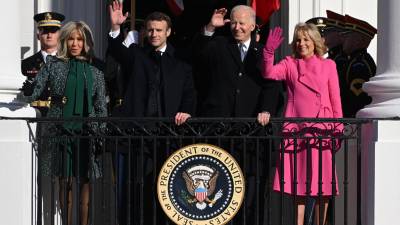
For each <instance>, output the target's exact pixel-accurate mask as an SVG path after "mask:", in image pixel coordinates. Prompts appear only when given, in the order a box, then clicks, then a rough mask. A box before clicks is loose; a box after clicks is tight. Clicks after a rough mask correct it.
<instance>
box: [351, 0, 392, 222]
mask: <svg viewBox="0 0 400 225" xmlns="http://www.w3.org/2000/svg"><path fill="white" fill-rule="evenodd" d="M399 8H400V1H398V0H385V1H379V2H378V71H377V75H376V76H375V77H373V78H372V79H371V80H370V81H369V82H366V83H365V84H364V85H363V89H364V90H365V91H366V92H367V93H368V94H369V95H370V96H371V97H372V103H371V104H370V105H367V106H366V107H365V108H364V109H361V110H360V111H359V112H358V113H357V117H362V118H390V117H395V116H400V60H399V57H400V43H399V41H398V39H399V38H400V31H399V29H398V26H397V25H396V22H397V21H398V19H400V14H399V13H398V9H399ZM399 130H400V121H399V120H397V121H394V120H376V121H374V122H373V123H371V124H368V125H365V126H364V127H363V135H362V140H363V143H362V152H361V154H362V192H361V193H362V201H363V202H362V204H361V205H362V224H365V225H381V224H382V225H384V224H396V223H398V222H397V221H398V213H399V212H400V204H399V202H400V192H399V191H398V190H399V186H400V181H399V179H398V173H399V171H400V163H399V162H398V159H399V158H400V148H399V146H400V135H399Z"/></svg>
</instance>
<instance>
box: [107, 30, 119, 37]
mask: <svg viewBox="0 0 400 225" xmlns="http://www.w3.org/2000/svg"><path fill="white" fill-rule="evenodd" d="M119 33H121V31H120V29H118V30H116V31H113V30H111V31H110V33H108V35H110V37H112V38H116V37H118V35H119Z"/></svg>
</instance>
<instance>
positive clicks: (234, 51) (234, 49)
mask: <svg viewBox="0 0 400 225" xmlns="http://www.w3.org/2000/svg"><path fill="white" fill-rule="evenodd" d="M228 49H229V52H230V53H231V55H232V58H233V59H234V60H235V62H236V64H237V65H241V64H242V60H241V59H240V51H239V48H238V44H237V43H236V41H235V40H234V39H231V41H230V42H229V44H228Z"/></svg>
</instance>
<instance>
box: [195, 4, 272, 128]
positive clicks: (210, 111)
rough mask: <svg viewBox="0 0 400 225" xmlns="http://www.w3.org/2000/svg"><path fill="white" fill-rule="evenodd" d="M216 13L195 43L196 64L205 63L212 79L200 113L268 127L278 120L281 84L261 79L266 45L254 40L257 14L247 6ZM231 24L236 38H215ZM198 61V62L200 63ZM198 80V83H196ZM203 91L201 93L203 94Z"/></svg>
mask: <svg viewBox="0 0 400 225" xmlns="http://www.w3.org/2000/svg"><path fill="white" fill-rule="evenodd" d="M226 13H227V10H226V9H224V8H223V9H218V10H215V11H214V14H213V15H212V18H211V20H210V22H209V23H208V24H207V26H205V28H204V32H203V34H200V35H198V36H197V37H196V38H195V42H194V53H195V63H198V62H200V63H202V64H203V68H204V67H205V68H207V70H208V71H207V72H206V73H203V74H202V75H203V76H206V75H208V76H207V77H206V78H205V79H206V80H208V82H207V85H208V87H204V86H203V87H200V88H207V91H205V92H206V96H205V97H204V102H203V103H202V105H201V110H200V111H199V113H200V115H201V116H207V117H257V119H258V121H259V122H260V123H261V124H262V125H265V124H267V123H268V121H269V117H270V116H271V115H272V116H275V113H276V109H277V105H278V102H277V99H278V94H279V83H278V82H275V81H269V80H266V79H264V78H263V77H262V75H261V64H260V62H261V58H262V45H261V44H259V43H257V42H256V41H255V40H253V39H252V38H251V32H252V31H253V30H254V29H255V27H256V24H255V13H254V11H253V10H252V9H251V8H250V7H248V6H244V5H239V6H236V7H234V8H233V9H232V12H231V16H230V20H229V19H224V17H225V15H226ZM228 22H230V28H231V33H232V36H230V37H224V36H214V35H213V34H214V32H215V30H216V29H217V28H220V27H223V26H224V25H225V24H226V23H228ZM196 61H197V62H196ZM196 80H197V79H196ZM202 91H203V90H199V92H202Z"/></svg>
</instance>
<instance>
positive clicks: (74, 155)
mask: <svg viewBox="0 0 400 225" xmlns="http://www.w3.org/2000/svg"><path fill="white" fill-rule="evenodd" d="M93 46H94V43H93V36H92V32H91V30H90V28H89V26H88V25H87V24H86V23H84V22H82V21H77V22H76V21H74V22H69V23H67V24H65V26H64V27H63V28H61V30H60V41H59V46H58V51H57V56H56V57H52V56H50V57H48V58H47V63H46V65H45V66H44V68H42V70H41V71H40V72H39V74H38V76H37V77H36V79H35V81H34V83H35V86H34V91H33V94H32V96H30V97H28V100H29V101H34V100H35V99H37V98H38V97H39V96H40V94H41V93H42V92H43V91H44V90H43V89H44V87H45V86H46V85H45V84H46V83H48V85H49V88H50V96H51V106H50V109H49V111H48V113H47V117H56V118H75V117H78V118H83V117H105V116H107V109H106V101H105V99H106V98H105V84H104V76H103V73H102V72H101V71H99V70H98V69H96V68H95V67H93V66H91V64H90V63H91V61H92V59H93V57H94V53H93ZM61 127H62V129H60V126H56V125H54V124H49V125H46V126H44V129H43V132H45V134H46V133H47V135H54V133H56V134H59V135H64V134H66V133H68V134H71V133H72V134H76V135H82V134H84V133H86V132H87V131H88V130H92V131H96V130H97V129H99V126H98V124H96V123H91V124H89V126H84V124H83V123H79V122H64V123H62V126H61ZM90 146H92V144H91V143H90V142H89V141H87V140H83V139H80V138H74V137H73V136H72V137H70V138H67V139H62V140H55V139H50V140H48V144H46V146H45V148H44V149H43V150H42V152H41V153H40V154H41V155H42V157H41V158H42V160H41V162H40V168H41V169H40V170H41V171H40V172H41V173H42V175H47V176H51V175H54V176H59V177H61V178H60V182H61V191H60V202H61V205H62V209H63V216H64V218H66V219H67V222H68V224H72V204H73V202H72V201H73V199H77V198H73V196H72V189H73V188H75V187H78V188H79V193H80V198H78V199H80V207H79V208H80V224H81V225H86V224H88V209H89V207H88V206H89V179H90V178H91V177H95V176H99V175H100V169H99V166H97V164H96V159H95V154H94V148H91V147H90ZM78 159H79V160H78ZM75 184H77V185H75ZM74 193H76V192H74ZM65 200H66V201H67V204H65ZM76 205H79V204H76Z"/></svg>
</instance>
